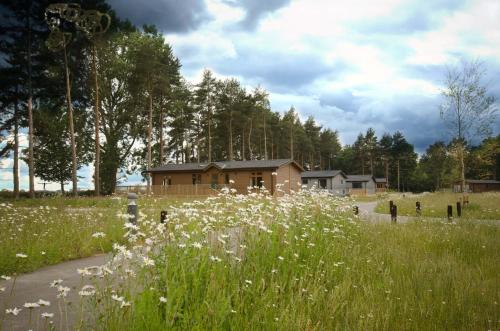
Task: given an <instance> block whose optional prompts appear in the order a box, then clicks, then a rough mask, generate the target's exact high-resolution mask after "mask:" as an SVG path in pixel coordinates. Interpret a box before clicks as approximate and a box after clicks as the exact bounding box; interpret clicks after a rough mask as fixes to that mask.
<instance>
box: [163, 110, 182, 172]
mask: <svg viewBox="0 0 500 331" xmlns="http://www.w3.org/2000/svg"><path fill="white" fill-rule="evenodd" d="M159 125H160V126H159V138H158V139H159V140H160V153H159V154H160V162H159V165H160V166H162V165H163V148H164V147H163V145H164V141H163V107H161V108H160V123H159ZM181 147H182V146H181ZM179 152H180V149H179Z"/></svg>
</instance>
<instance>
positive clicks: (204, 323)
mask: <svg viewBox="0 0 500 331" xmlns="http://www.w3.org/2000/svg"><path fill="white" fill-rule="evenodd" d="M79 203H83V202H81V201H80V202H79ZM113 203H115V202H113ZM116 204H117V206H116V207H109V209H110V211H109V215H108V216H105V215H106V214H103V217H102V219H103V222H102V224H103V225H106V224H108V226H109V224H115V223H118V224H120V223H121V224H123V219H120V217H118V216H116V213H117V212H118V211H121V210H123V209H124V206H125V201H116ZM351 204H352V201H350V200H346V199H338V198H332V197H330V196H327V195H324V194H317V193H314V194H309V193H303V194H300V195H294V196H287V197H285V198H282V199H280V200H273V199H269V198H266V197H263V196H259V195H252V196H232V195H224V196H221V197H217V198H209V199H207V200H203V201H184V203H183V202H172V201H168V200H161V199H160V200H158V199H157V200H155V199H144V200H143V202H142V205H141V206H140V208H141V210H142V211H143V212H144V214H143V216H142V217H141V219H140V222H139V224H138V227H131V226H129V227H128V229H126V230H124V229H122V228H121V227H120V228H118V227H117V228H116V230H110V235H109V236H108V235H106V237H104V238H106V239H107V240H108V239H109V245H111V241H113V240H114V239H111V238H118V237H119V239H118V242H119V243H120V242H121V245H115V246H114V249H113V251H114V255H115V258H114V261H113V263H110V264H109V265H107V266H106V268H99V269H89V270H88V275H87V276H84V278H83V281H82V285H84V284H85V285H94V286H96V291H95V293H94V292H93V291H87V292H86V293H85V292H84V294H82V299H83V301H84V307H85V315H84V316H85V317H84V319H82V329H89V330H164V329H169V330H497V329H499V328H500V309H499V306H498V303H499V302H500V282H499V281H498V274H500V240H499V238H500V236H499V235H500V227H499V226H497V225H494V224H483V223H473V222H462V221H458V222H456V223H448V222H443V223H438V222H425V221H423V222H415V223H407V224H398V225H391V224H382V223H376V224H375V223H373V224H371V223H367V222H362V221H359V220H358V219H357V218H356V217H354V216H353V215H352V212H351V210H352V208H351ZM56 208H57V207H56ZM85 208H88V207H85ZM160 209H168V210H169V219H168V223H167V224H168V225H167V226H164V225H160V224H159V223H158V214H159V210H160ZM113 213H114V216H113V215H112V214H113ZM44 215H45V218H50V217H51V215H50V214H44ZM52 215H55V214H54V213H53V214H52ZM68 217H70V216H68ZM23 222H27V220H26V219H25V220H23ZM83 223H84V224H92V226H90V225H87V226H89V227H90V229H89V230H88V235H89V236H90V237H91V234H92V233H93V231H98V230H101V231H102V232H104V230H102V228H99V226H98V225H96V224H94V223H92V222H89V221H84V222H83ZM56 224H57V222H56V221H54V222H51V223H50V225H49V226H55V225H56ZM99 224H100V223H99ZM67 227H70V225H67ZM111 228H113V227H111ZM125 231H127V233H126V235H125V238H124V237H123V233H125ZM115 232H116V233H117V234H118V233H119V234H120V235H119V236H118V235H117V236H116V237H113V235H112V234H113V233H115ZM70 233H71V234H72V236H75V235H76V233H77V232H70ZM11 235H12V236H14V235H15V234H11ZM27 235H28V233H26V236H27ZM66 238H68V239H69V238H71V237H70V236H68V237H66ZM104 238H100V239H104ZM94 239H96V238H94ZM61 240H62V239H61ZM2 245H4V242H3V241H2ZM95 248H96V249H97V250H99V248H98V246H95ZM2 249H3V247H2ZM30 258H32V256H29V255H28V257H27V258H26V259H24V261H28V260H29V259H30ZM96 276H98V277H97V278H96ZM96 279H101V281H99V282H97V281H96ZM102 279H104V281H102ZM117 279H119V281H116V280H117ZM76 290H77V291H78V290H79V289H76ZM0 295H1V294H0ZM34 299H35V300H36V299H37V298H34Z"/></svg>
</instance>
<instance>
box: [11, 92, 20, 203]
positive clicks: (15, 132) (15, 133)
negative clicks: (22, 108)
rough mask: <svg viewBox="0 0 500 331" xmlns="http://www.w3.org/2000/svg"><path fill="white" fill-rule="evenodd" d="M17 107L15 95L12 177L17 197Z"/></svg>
mask: <svg viewBox="0 0 500 331" xmlns="http://www.w3.org/2000/svg"><path fill="white" fill-rule="evenodd" d="M18 116H19V109H18V101H17V97H16V104H15V107H14V166H13V168H12V172H13V174H12V177H13V179H14V198H15V199H19V117H18Z"/></svg>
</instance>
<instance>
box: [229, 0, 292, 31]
mask: <svg viewBox="0 0 500 331" xmlns="http://www.w3.org/2000/svg"><path fill="white" fill-rule="evenodd" d="M290 1H291V0H266V1H260V0H241V1H238V0H236V1H234V0H225V1H224V2H225V3H226V4H229V5H231V6H235V7H240V8H243V9H244V10H245V13H246V15H245V18H244V19H243V20H242V21H241V22H239V25H240V26H241V27H243V28H244V29H247V30H253V29H255V27H256V26H257V24H258V23H259V20H260V19H261V18H263V17H264V16H265V15H267V14H269V13H272V12H273V11H275V10H278V9H280V8H281V7H284V6H286V5H288V4H289V3H290Z"/></svg>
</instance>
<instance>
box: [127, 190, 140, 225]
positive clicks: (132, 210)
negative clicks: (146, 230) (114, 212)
mask: <svg viewBox="0 0 500 331" xmlns="http://www.w3.org/2000/svg"><path fill="white" fill-rule="evenodd" d="M137 212H138V210H137V194H136V193H129V194H128V206H127V213H128V221H129V222H130V223H132V224H137Z"/></svg>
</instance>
